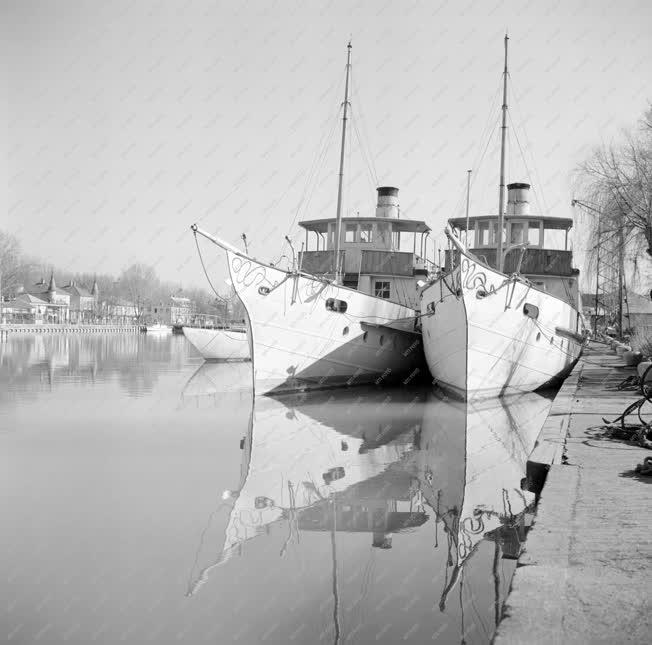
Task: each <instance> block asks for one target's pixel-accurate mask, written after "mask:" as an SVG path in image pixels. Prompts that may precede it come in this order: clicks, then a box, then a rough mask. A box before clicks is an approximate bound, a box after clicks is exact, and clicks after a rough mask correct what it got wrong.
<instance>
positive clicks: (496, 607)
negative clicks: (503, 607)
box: [492, 540, 500, 628]
mask: <svg viewBox="0 0 652 645" xmlns="http://www.w3.org/2000/svg"><path fill="white" fill-rule="evenodd" d="M499 561H500V541H499V540H496V541H495V542H494V563H493V567H492V573H493V577H494V596H495V599H494V622H495V623H496V628H498V623H499V622H500V572H499V571H498V562H499Z"/></svg>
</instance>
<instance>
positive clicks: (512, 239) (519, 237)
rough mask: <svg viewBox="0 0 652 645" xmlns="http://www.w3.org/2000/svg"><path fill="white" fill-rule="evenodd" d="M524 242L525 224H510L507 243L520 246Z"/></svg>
mask: <svg viewBox="0 0 652 645" xmlns="http://www.w3.org/2000/svg"><path fill="white" fill-rule="evenodd" d="M523 242H525V222H511V223H510V226H509V243H510V244H522V243H523Z"/></svg>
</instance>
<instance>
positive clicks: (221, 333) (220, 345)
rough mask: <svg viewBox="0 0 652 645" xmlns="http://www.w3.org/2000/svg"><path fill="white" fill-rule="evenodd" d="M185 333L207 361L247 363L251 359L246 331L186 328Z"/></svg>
mask: <svg viewBox="0 0 652 645" xmlns="http://www.w3.org/2000/svg"><path fill="white" fill-rule="evenodd" d="M183 333H184V336H185V337H186V338H187V339H188V341H190V343H191V344H192V346H193V347H194V348H195V349H196V350H197V351H198V352H199V353H200V354H201V355H202V357H203V358H204V359H205V360H207V361H245V360H248V359H249V357H250V352H249V339H248V336H247V332H246V331H234V330H231V329H199V328H195V327H184V328H183Z"/></svg>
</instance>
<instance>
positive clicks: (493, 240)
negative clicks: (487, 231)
mask: <svg viewBox="0 0 652 645" xmlns="http://www.w3.org/2000/svg"><path fill="white" fill-rule="evenodd" d="M506 239H507V225H506V224H503V242H504V241H505V240H506ZM491 245H492V246H498V222H495V223H494V225H493V226H492V227H491Z"/></svg>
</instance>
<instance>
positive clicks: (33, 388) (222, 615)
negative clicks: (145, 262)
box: [0, 334, 550, 644]
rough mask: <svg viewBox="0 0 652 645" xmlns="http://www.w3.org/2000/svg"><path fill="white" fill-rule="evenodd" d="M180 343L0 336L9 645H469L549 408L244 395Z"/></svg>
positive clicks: (497, 583)
mask: <svg viewBox="0 0 652 645" xmlns="http://www.w3.org/2000/svg"><path fill="white" fill-rule="evenodd" d="M250 369H251V366H250V364H246V363H243V364H235V363H234V364H205V365H202V361H201V359H200V358H199V356H198V355H197V354H195V352H194V350H193V349H192V348H191V347H190V346H189V345H188V343H187V342H186V340H185V338H184V337H182V336H168V337H164V338H156V337H151V336H147V335H129V334H124V335H119V334H116V335H73V334H71V335H42V336H29V337H28V336H24V337H19V336H14V337H12V338H10V340H9V341H8V342H7V343H2V344H0V445H1V447H0V460H1V461H0V512H1V513H2V518H3V522H2V526H3V530H2V531H0V552H1V553H2V556H1V557H2V559H1V562H0V577H1V579H2V580H3V583H2V585H0V601H1V604H2V607H3V609H2V614H0V615H1V616H2V618H1V619H0V620H1V621H2V630H0V634H3V635H4V636H5V638H7V639H8V640H9V642H11V643H34V642H42V643H83V644H88V643H138V644H141V643H148V642H154V643H179V642H187V643H203V642H207V643H230V642H236V643H259V642H265V643H283V644H287V643H320V642H324V643H392V644H394V643H399V642H413V643H424V642H441V643H460V642H462V641H464V642H466V643H469V644H471V643H488V642H489V641H490V639H491V637H492V635H493V632H494V629H495V624H496V620H497V618H498V615H499V608H500V606H501V603H502V602H503V600H504V598H505V596H506V594H507V592H508V589H509V585H510V580H511V576H512V574H513V571H514V568H515V564H516V561H515V559H514V558H515V557H516V556H517V555H518V552H519V545H520V543H521V541H522V540H523V538H524V534H525V526H526V525H527V523H528V520H529V517H530V514H529V513H527V512H526V509H528V507H530V508H531V505H532V503H533V501H534V496H533V495H532V494H531V493H529V492H526V491H523V490H522V489H521V480H522V478H523V476H524V470H525V461H526V459H527V456H528V454H529V452H530V450H531V448H532V445H533V443H534V440H535V439H536V436H537V434H538V431H539V429H540V426H541V425H542V423H543V421H544V419H545V417H546V415H547V411H548V409H549V407H550V401H549V400H547V399H544V398H542V397H539V396H537V395H527V396H525V397H519V398H516V399H512V400H511V401H508V402H507V403H505V402H503V403H500V402H497V401H493V402H491V403H485V404H482V405H477V406H474V407H471V406H466V405H464V404H461V403H454V402H450V401H445V400H442V399H440V398H438V397H437V396H436V395H435V394H434V393H433V392H430V391H424V390H423V389H408V390H372V389H352V390H349V391H329V392H322V393H315V394H312V395H309V396H306V395H304V396H290V397H285V398H279V399H269V398H266V397H264V398H260V399H258V400H257V401H256V402H255V406H254V402H253V400H252V396H251V391H250V389H249V384H250V380H251V373H250Z"/></svg>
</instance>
